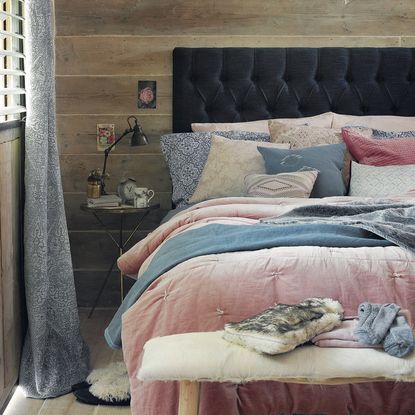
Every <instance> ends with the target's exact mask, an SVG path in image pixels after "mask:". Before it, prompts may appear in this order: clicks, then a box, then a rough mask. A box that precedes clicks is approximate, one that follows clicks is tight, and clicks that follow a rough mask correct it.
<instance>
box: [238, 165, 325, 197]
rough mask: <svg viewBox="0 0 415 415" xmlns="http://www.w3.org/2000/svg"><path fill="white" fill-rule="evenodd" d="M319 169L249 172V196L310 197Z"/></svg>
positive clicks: (246, 185)
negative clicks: (264, 172) (266, 172)
mask: <svg viewBox="0 0 415 415" xmlns="http://www.w3.org/2000/svg"><path fill="white" fill-rule="evenodd" d="M318 173H319V172H318V170H315V169H308V170H304V171H303V170H299V171H296V172H293V173H280V174H249V175H248V176H246V177H245V187H246V194H247V196H253V197H304V198H308V197H310V193H311V191H312V190H313V186H314V183H315V181H316V179H317V175H318Z"/></svg>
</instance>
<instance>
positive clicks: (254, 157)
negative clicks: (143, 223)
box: [189, 135, 289, 203]
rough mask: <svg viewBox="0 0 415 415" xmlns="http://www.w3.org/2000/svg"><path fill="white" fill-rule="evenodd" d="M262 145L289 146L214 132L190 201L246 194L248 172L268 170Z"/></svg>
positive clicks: (196, 201) (286, 147)
mask: <svg viewBox="0 0 415 415" xmlns="http://www.w3.org/2000/svg"><path fill="white" fill-rule="evenodd" d="M259 144H261V146H262V147H273V148H285V149H288V148H289V145H288V144H270V143H258V142H254V141H246V140H239V141H235V140H229V139H227V138H223V137H220V136H218V135H213V136H212V139H211V146H210V151H209V155H208V159H207V161H206V164H205V167H204V168H203V171H202V174H201V176H200V179H199V183H198V185H197V187H196V190H195V192H194V193H193V196H192V197H191V198H190V201H189V203H198V202H201V201H202V200H206V199H214V198H218V197H227V196H244V195H245V185H244V179H245V176H247V175H248V174H253V173H265V163H264V159H263V158H262V156H261V154H260V153H259V152H258V151H257V147H258V145H259Z"/></svg>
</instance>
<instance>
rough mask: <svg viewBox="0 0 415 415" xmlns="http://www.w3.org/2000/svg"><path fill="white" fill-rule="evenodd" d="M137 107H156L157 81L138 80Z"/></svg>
mask: <svg viewBox="0 0 415 415" xmlns="http://www.w3.org/2000/svg"><path fill="white" fill-rule="evenodd" d="M137 106H138V108H150V109H154V108H156V107H157V81H138V101H137Z"/></svg>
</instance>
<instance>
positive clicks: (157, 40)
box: [56, 36, 399, 82]
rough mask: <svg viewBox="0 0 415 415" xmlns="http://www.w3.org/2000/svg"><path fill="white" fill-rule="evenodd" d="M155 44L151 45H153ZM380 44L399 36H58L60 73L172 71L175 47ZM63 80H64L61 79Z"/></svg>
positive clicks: (390, 43)
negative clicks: (172, 54) (172, 57)
mask: <svg viewBox="0 0 415 415" xmlns="http://www.w3.org/2000/svg"><path fill="white" fill-rule="evenodd" d="M149 45H151V47H149ZM178 46H180V47H236V46H244V47H325V46H327V47H329V46H331V47H335V46H342V47H362V46H366V47H376V46H399V37H398V36H390V37H377V36H376V37H375V36H310V37H303V36H171V37H160V36H150V37H137V36H128V37H112V36H99V37H92V36H71V37H58V38H57V42H56V48H57V50H56V66H57V71H58V73H59V74H60V75H96V74H97V73H99V74H102V75H112V74H114V73H116V74H123V75H140V74H159V75H170V74H171V73H172V59H171V53H172V50H173V49H174V48H175V47H178ZM60 82H62V80H60Z"/></svg>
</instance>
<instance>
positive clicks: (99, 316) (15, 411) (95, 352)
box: [3, 310, 131, 415]
mask: <svg viewBox="0 0 415 415" xmlns="http://www.w3.org/2000/svg"><path fill="white" fill-rule="evenodd" d="M88 311H89V310H80V313H79V314H80V319H81V331H82V334H83V336H84V338H85V340H86V342H87V343H88V345H89V348H90V352H91V368H92V369H96V368H100V367H104V366H106V365H108V363H111V362H114V361H119V360H122V352H121V351H120V350H119V351H115V350H112V349H110V348H109V347H108V346H107V345H106V343H105V340H104V337H103V332H104V329H105V327H106V326H107V324H108V323H109V322H110V320H111V318H112V316H113V315H114V313H115V310H96V311H95V312H94V314H93V315H92V317H91V318H90V319H88V318H87V317H88ZM112 414H114V415H129V414H131V411H130V408H129V407H114V406H93V405H84V404H81V403H79V402H77V401H76V400H75V397H74V395H73V394H71V393H70V394H67V395H64V396H61V397H59V398H55V399H46V400H39V399H28V398H25V397H24V396H23V393H22V391H21V390H20V389H19V388H17V391H16V393H15V394H14V395H13V398H12V399H11V401H10V404H9V406H8V407H7V409H6V410H5V412H4V414H3V415H112Z"/></svg>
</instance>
